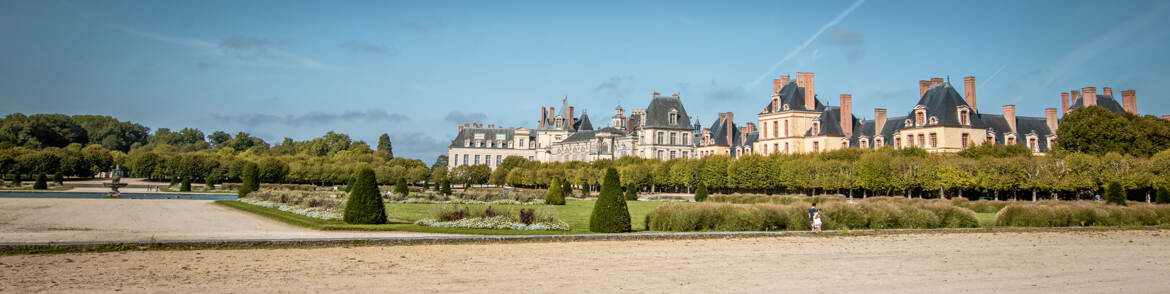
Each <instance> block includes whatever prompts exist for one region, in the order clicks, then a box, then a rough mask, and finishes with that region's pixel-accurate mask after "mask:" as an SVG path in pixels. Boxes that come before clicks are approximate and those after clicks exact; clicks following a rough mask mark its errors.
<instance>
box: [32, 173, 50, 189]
mask: <svg viewBox="0 0 1170 294" xmlns="http://www.w3.org/2000/svg"><path fill="white" fill-rule="evenodd" d="M47 181H48V179H47V177H46V176H45V174H43V173H42V174H37V181H36V182H33V189H36V190H44V189H48V188H49V183H47Z"/></svg>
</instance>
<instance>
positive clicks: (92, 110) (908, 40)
mask: <svg viewBox="0 0 1170 294" xmlns="http://www.w3.org/2000/svg"><path fill="white" fill-rule="evenodd" d="M501 4H503V5H501ZM273 7H279V9H273ZM1167 16H1170V2H1161V1H1127V2H1123V3H1099V2H1089V1H1024V2H1013V1H992V2H971V3H957V2H943V3H932V4H931V5H921V2H911V1H893V2H889V1H881V2H879V1H864V0H859V1H841V2H831V3H771V2H735V3H726V4H720V5H705V4H704V3H676V2H669V3H667V2H663V3H646V2H640V3H624V2H590V3H575V4H563V3H542V2H503V3H480V2H448V3H380V2H366V3H349V4H348V5H344V6H343V5H337V4H332V5H330V4H329V3H313V2H243V3H240V2H230V1H225V2H174V3H163V2H136V1H109V2H100V3H99V2H71V1H59V2H42V1H16V2H11V1H10V2H0V32H3V33H4V34H5V35H6V36H9V38H8V39H7V40H6V42H5V43H4V44H0V53H3V54H4V55H5V56H6V58H4V59H3V61H0V99H2V101H3V103H4V105H5V108H4V110H3V111H4V114H3V115H5V116H6V115H9V114H11V113H18V112H19V113H24V114H38V113H47V114H51V113H60V114H68V115H79V114H92V115H108V116H111V117H114V118H117V119H119V120H122V121H131V122H135V123H139V124H142V125H144V126H147V127H150V128H151V131H152V133H153V131H155V130H157V129H159V128H170V129H172V130H179V129H182V128H184V127H190V128H197V129H199V130H201V131H203V132H204V133H205V134H211V133H212V132H214V131H219V130H222V131H225V132H227V133H229V134H232V135H233V136H234V135H235V134H236V133H237V132H240V131H244V132H248V133H250V134H251V135H253V136H256V137H259V138H262V139H264V140H266V141H268V142H269V143H271V144H276V143H279V142H280V141H281V140H282V139H283V138H284V137H289V138H293V139H294V140H298V141H303V140H306V139H311V138H316V137H320V136H322V135H324V134H325V133H326V132H328V131H336V132H339V133H346V134H349V135H350V136H351V138H353V139H354V140H361V141H365V142H367V143H370V144H373V143H376V142H377V137H378V136H379V135H381V134H382V133H388V134H390V136H391V140H392V141H393V143H394V148H395V154H396V155H398V156H402V157H409V158H415V159H420V160H423V161H424V162H428V163H430V162H433V161H434V159H435V157H436V156H438V155H441V154H446V146H447V145H448V144H449V143H450V140H451V138H453V137H454V136H455V134H456V126H459V125H463V124H464V123H481V124H483V125H485V126H486V125H490V124H495V125H497V126H502V127H528V128H534V127H536V121H537V119H538V118H539V117H540V108H541V107H542V106H555V107H558V108H559V107H560V101H561V100H560V99H562V98H563V97H566V96H567V97H568V102H569V104H570V105H573V106H575V107H576V111H577V113H588V114H589V115H590V116H591V118H590V119H591V121H592V122H593V124H594V126H595V127H601V126H604V125H608V123H609V117H610V116H611V115H612V114H613V109H614V107H615V106H618V105H621V106H622V107H623V108H625V109H627V110H628V109H631V108H645V105H646V104H648V103H649V101H650V99H649V98H650V94H651V93H652V92H661V93H665V94H669V93H679V94H680V96H681V99H682V101H683V103H684V105H685V107H686V110H687V112H688V113H689V114H690V116H691V117H693V118H697V119H698V120H699V122H700V123H701V124H702V126H703V127H706V126H707V125H709V124H711V123H712V122H713V121H715V120H716V119H717V118H718V113H721V112H734V113H735V114H736V120H737V121H736V122H737V123H738V124H740V125H741V126H742V125H743V123H745V122H754V121H755V114H757V113H758V112H759V110H760V109H761V108H762V107H763V106H764V105H766V104H767V103H768V100H769V97H770V94H771V93H770V92H771V87H772V85H771V79H774V78H778V77H780V76H782V75H793V76H795V73H796V72H812V73H815V74H816V92H817V94H818V95H819V99H820V100H821V101H822V102H823V103H824V104H826V105H834V106H835V105H837V104H839V101H838V99H837V96H838V95H840V94H851V95H852V97H853V113H854V115H856V116H857V117H859V118H864V119H872V118H873V109H874V108H885V109H888V110H889V113H890V116H901V115H903V114H904V113H907V112H909V111H910V109H911V107H913V105H914V104H915V103H916V102H917V99H918V96H917V93H918V92H917V91H918V87H917V83H918V81H919V80H923V79H930V78H932V77H942V78H948V77H949V78H953V79H955V80H956V81H957V82H952V85H954V86H955V87H956V89H960V93H961V89H962V87H963V85H962V78H963V77H966V76H975V77H976V81H977V86H976V88H977V93H978V94H977V96H978V97H979V110H980V112H981V113H990V114H998V113H1000V112H1001V110H1000V108H1001V107H1002V106H1003V105H1007V104H1013V105H1016V106H1017V109H1018V110H1017V113H1018V114H1019V115H1022V116H1035V117H1043V116H1044V109H1045V108H1060V93H1061V92H1068V91H1070V90H1080V89H1081V88H1082V87H1089V86H1093V87H1096V88H1097V89H1098V93H1101V89H1102V88H1104V87H1111V88H1113V90H1114V91H1115V92H1117V93H1120V91H1122V90H1130V89H1132V90H1136V92H1137V100H1138V110H1139V113H1141V114H1142V115H1146V114H1152V115H1155V116H1159V117H1160V116H1162V115H1166V114H1170V103H1167V102H1166V100H1165V99H1162V98H1161V97H1160V96H1159V94H1160V93H1165V92H1167V91H1170V85H1168V84H1166V83H1162V82H1161V81H1160V80H1161V79H1160V78H1161V77H1167V76H1170V67H1167V66H1165V65H1167V64H1168V61H1170V60H1168V58H1170V57H1168V56H1167V55H1166V54H1164V53H1162V52H1161V51H1162V50H1161V49H1162V48H1166V47H1167V45H1170V30H1166V29H1164V28H1166V27H1170V17H1167ZM1117 93H1115V96H1118V95H1117Z"/></svg>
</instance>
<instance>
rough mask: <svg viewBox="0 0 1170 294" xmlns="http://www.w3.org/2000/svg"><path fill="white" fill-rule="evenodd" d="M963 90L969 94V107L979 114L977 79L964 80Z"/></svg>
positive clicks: (967, 78) (966, 78)
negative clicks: (976, 99) (976, 96)
mask: <svg viewBox="0 0 1170 294" xmlns="http://www.w3.org/2000/svg"><path fill="white" fill-rule="evenodd" d="M963 89H965V90H966V92H967V105H968V106H971V110H972V112H975V113H979V106H976V105H975V77H965V78H963Z"/></svg>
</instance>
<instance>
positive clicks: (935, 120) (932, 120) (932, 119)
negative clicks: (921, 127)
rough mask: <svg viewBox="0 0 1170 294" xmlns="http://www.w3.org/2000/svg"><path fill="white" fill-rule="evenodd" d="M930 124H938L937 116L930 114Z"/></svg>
mask: <svg viewBox="0 0 1170 294" xmlns="http://www.w3.org/2000/svg"><path fill="white" fill-rule="evenodd" d="M930 124H932V125H937V124H938V118H937V117H933V116H932V117H930Z"/></svg>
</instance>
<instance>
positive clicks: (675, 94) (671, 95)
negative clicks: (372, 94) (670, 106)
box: [670, 93, 678, 98]
mask: <svg viewBox="0 0 1170 294" xmlns="http://www.w3.org/2000/svg"><path fill="white" fill-rule="evenodd" d="M670 97H674V98H678V93H674V94H670Z"/></svg>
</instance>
